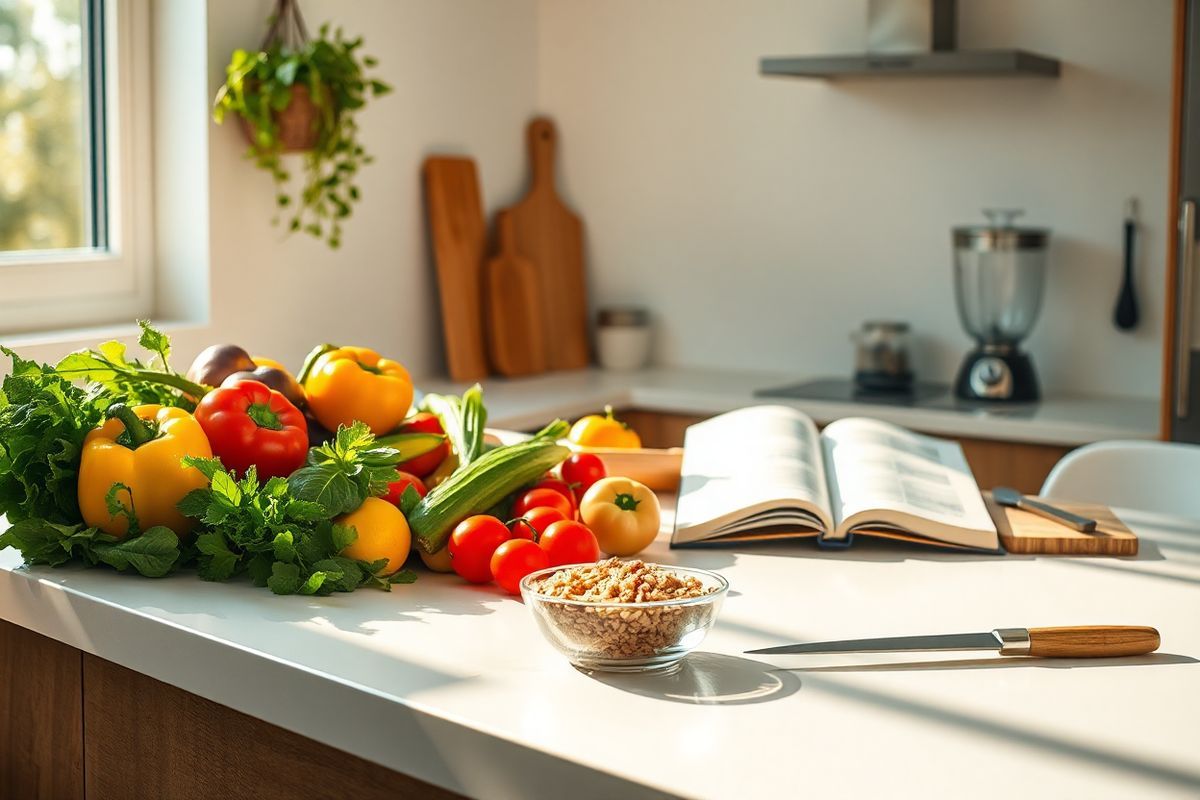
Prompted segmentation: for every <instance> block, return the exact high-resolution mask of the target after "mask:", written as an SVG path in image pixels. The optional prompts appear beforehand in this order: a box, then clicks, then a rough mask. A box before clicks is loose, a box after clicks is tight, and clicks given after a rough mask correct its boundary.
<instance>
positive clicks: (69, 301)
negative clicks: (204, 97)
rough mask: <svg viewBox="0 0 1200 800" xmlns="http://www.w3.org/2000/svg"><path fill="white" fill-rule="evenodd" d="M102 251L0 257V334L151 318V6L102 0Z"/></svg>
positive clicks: (142, 0) (145, 1)
mask: <svg viewBox="0 0 1200 800" xmlns="http://www.w3.org/2000/svg"><path fill="white" fill-rule="evenodd" d="M102 6H103V9H102V13H103V14H104V37H105V41H104V64H105V81H106V86H105V100H104V103H105V136H106V139H107V147H106V157H107V164H106V173H107V187H106V188H107V197H106V199H105V202H106V213H107V218H108V234H107V244H106V247H105V248H104V249H93V248H81V249H78V250H69V249H67V250H63V249H60V250H47V251H44V252H39V251H26V252H19V253H4V252H0V333H21V332H34V331H47V330H67V329H71V328H82V327H87V326H92V325H100V324H105V323H111V322H129V321H131V320H132V319H134V318H136V317H148V316H150V315H151V312H152V311H153V307H154V269H153V262H154V204H153V198H152V192H153V186H154V173H153V157H152V154H153V152H154V142H153V139H152V135H153V131H152V124H151V120H152V108H151V97H152V83H151V71H152V69H153V59H152V55H153V54H152V51H151V36H150V31H151V18H150V14H151V9H150V0H102Z"/></svg>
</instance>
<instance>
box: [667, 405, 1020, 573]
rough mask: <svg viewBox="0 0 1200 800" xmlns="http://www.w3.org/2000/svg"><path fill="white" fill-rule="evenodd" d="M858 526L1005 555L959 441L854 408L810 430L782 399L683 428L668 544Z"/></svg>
mask: <svg viewBox="0 0 1200 800" xmlns="http://www.w3.org/2000/svg"><path fill="white" fill-rule="evenodd" d="M856 534H857V535H860V536H879V537H884V538H888V539H900V540H904V541H908V542H916V543H920V544H928V545H933V546H936V547H951V548H963V549H970V550H979V551H987V552H1003V550H1002V549H1001V548H1000V539H999V536H998V535H997V533H996V526H995V524H994V523H993V522H992V518H991V516H990V515H989V514H988V510H987V507H986V506H985V505H984V502H983V497H982V496H981V495H980V492H979V486H978V484H976V483H975V478H974V477H973V476H972V475H971V468H970V467H969V466H967V460H966V457H965V456H964V455H963V451H962V448H961V447H960V446H959V445H958V443H957V442H951V441H946V440H943V439H936V438H933V437H930V436H922V435H920V434H916V433H913V432H911V431H908V430H905V429H904V428H900V427H898V426H895V425H890V424H888V423H886V422H880V421H879V420H874V419H866V418H859V417H854V418H849V419H841V420H838V421H837V422H834V423H831V424H830V425H828V426H827V427H826V428H825V430H824V431H823V432H820V433H818V431H817V426H816V425H815V424H813V421H812V420H811V419H810V418H809V417H808V416H807V415H806V414H804V413H803V412H801V411H798V410H796V409H794V408H788V407H786V406H751V407H749V408H743V409H739V410H738V411H731V412H730V413H728V414H722V415H721V416H719V417H714V418H713V419H710V420H706V421H704V422H701V423H698V424H696V425H692V426H691V427H690V428H688V430H687V436H686V438H685V440H684V451H683V467H682V469H681V480H680V484H679V502H678V506H677V508H676V514H675V531H674V533H673V534H672V536H671V546H672V547H687V546H697V545H704V544H711V545H715V544H731V543H737V542H748V541H762V540H773V539H785V538H797V537H807V536H811V537H816V538H817V541H818V543H819V544H820V545H822V546H826V547H847V546H849V545H850V543H851V542H852V541H853V537H854V536H855V535H856Z"/></svg>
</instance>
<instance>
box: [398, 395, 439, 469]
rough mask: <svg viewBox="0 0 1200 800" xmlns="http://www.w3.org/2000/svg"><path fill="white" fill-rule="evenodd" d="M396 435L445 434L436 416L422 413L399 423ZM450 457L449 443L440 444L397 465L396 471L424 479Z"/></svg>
mask: <svg viewBox="0 0 1200 800" xmlns="http://www.w3.org/2000/svg"><path fill="white" fill-rule="evenodd" d="M396 432H397V433H443V434H444V433H445V431H444V430H442V422H441V420H439V419H438V418H437V415H436V414H429V413H427V412H424V411H422V412H421V413H419V414H413V415H412V416H411V417H409V418H408V419H406V420H404V422H402V423H400V427H399V428H397V429H396ZM448 455H450V443H449V442H442V443H441V444H439V445H438V446H437V447H435V448H433V449H432V450H430V451H429V452H428V453H424V454H422V455H419V456H417V457H416V458H410V459H409V460H408V461H405V462H404V463H402V464H397V465H396V469H397V470H399V471H401V472H410V473H412V474H413V475H416V476H417V477H420V478H424V477H425V476H426V475H428V474H429V473H431V472H433V471H434V470H435V469H437V468H438V465H439V464H441V463H442V462H443V461H445V460H446V456H448Z"/></svg>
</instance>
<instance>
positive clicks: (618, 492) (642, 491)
mask: <svg viewBox="0 0 1200 800" xmlns="http://www.w3.org/2000/svg"><path fill="white" fill-rule="evenodd" d="M579 518H580V519H582V520H583V524H584V525H587V526H588V527H589V528H591V529H592V533H594V534H595V535H596V541H597V542H599V544H600V549H601V550H603V551H604V552H606V553H608V554H609V555H610V556H631V555H633V554H635V553H640V552H641V551H642V550H645V549H646V547H648V546H649V544H650V543H651V542H653V541H654V537H655V536H657V535H658V528H659V524H660V522H661V520H662V511H661V509H660V508H659V505H658V495H656V494H654V492H652V491H650V489H648V488H646V486H644V485H643V484H640V483H638V482H637V481H635V480H631V479H629V478H601V479H600V480H598V481H596V482H595V483H594V484H592V487H591V488H590V489H588V490H587V493H586V494H585V495H584V496H583V499H582V500H580V501H579Z"/></svg>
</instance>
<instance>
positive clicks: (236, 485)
mask: <svg viewBox="0 0 1200 800" xmlns="http://www.w3.org/2000/svg"><path fill="white" fill-rule="evenodd" d="M184 463H186V464H187V465H189V466H192V467H195V468H196V469H198V470H200V472H201V473H203V474H204V476H205V477H207V478H208V479H209V486H208V487H207V488H203V489H193V490H192V491H191V492H189V493H188V494H187V495H185V496H184V498H183V499H182V500H181V501H180V502H179V510H180V512H181V513H183V514H184V515H185V516H188V517H192V518H194V519H198V520H200V530H199V532H198V535H197V537H196V543H195V550H196V562H197V572H198V574H199V576H200V577H201V578H203V579H204V580H210V581H224V580H229V579H230V578H232V577H234V576H235V575H238V574H242V573H246V574H248V575H249V576H250V578H251V580H253V581H254V583H255V584H256V585H258V586H266V587H268V588H270V589H271V591H273V592H275V593H276V594H310V595H311V594H322V595H325V594H330V593H332V592H335V591H337V592H352V591H354V590H355V589H357V588H359V587H360V586H372V587H375V588H380V589H385V590H386V589H390V588H391V585H392V584H395V583H412V582H413V581H414V580H416V576H415V574H414V573H412V572H408V571H401V572H399V573H396V574H394V575H392V576H390V577H388V578H381V577H377V576H376V575H375V573H376V572H377V571H378V570H380V569H382V568H383V567H384V566H385V565H386V564H387V559H382V560H380V561H376V562H366V561H359V560H356V559H353V558H349V557H346V556H344V555H341V553H342V551H343V550H345V549H346V548H347V547H349V546H350V545H351V544H353V543H354V541H355V539H357V538H358V532H357V531H356V530H355V529H354V528H353V527H352V526H347V525H338V524H336V523H335V522H334V521H333V516H334V514H332V513H331V512H330V511H329V510H328V509H327V508H326V507H325V506H324V505H322V504H321V503H317V502H313V501H310V500H304V499H300V498H298V497H296V496H295V495H294V493H292V492H290V491H289V485H288V481H287V480H285V479H283V478H278V477H274V478H271V479H270V480H268V481H267V482H266V483H263V484H260V483H259V481H258V476H257V474H256V471H255V469H254V468H253V467H251V468H250V469H249V470H248V471H247V472H246V474H245V475H244V476H242V477H241V478H237V477H236V476H234V475H233V474H232V473H230V472H228V471H227V470H225V468H224V467H223V466H222V465H221V462H220V461H219V460H217V459H215V458H185V459H184Z"/></svg>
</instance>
